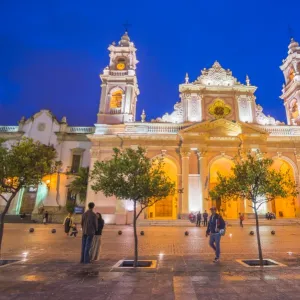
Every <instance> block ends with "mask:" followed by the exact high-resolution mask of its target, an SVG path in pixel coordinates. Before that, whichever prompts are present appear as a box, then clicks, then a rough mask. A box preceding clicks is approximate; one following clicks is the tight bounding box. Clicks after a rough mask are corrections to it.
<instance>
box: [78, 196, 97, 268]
mask: <svg viewBox="0 0 300 300" xmlns="http://www.w3.org/2000/svg"><path fill="white" fill-rule="evenodd" d="M94 207H95V204H94V203H93V202H90V203H89V204H88V208H89V209H88V211H86V212H85V213H84V214H83V215H82V219H81V227H82V247H81V259H80V262H81V263H83V264H89V263H90V249H91V245H92V241H93V238H94V235H95V233H96V231H97V230H98V219H97V216H96V214H95V213H94V212H93V209H94Z"/></svg>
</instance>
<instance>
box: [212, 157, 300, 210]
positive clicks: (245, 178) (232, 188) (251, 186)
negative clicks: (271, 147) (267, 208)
mask: <svg viewBox="0 0 300 300" xmlns="http://www.w3.org/2000/svg"><path fill="white" fill-rule="evenodd" d="M234 163H235V165H234V167H233V168H232V172H233V174H231V175H228V176H222V175H221V174H218V183H217V185H216V186H215V187H214V188H213V189H212V190H211V191H210V192H209V195H210V197H211V198H212V199H213V200H216V199H218V198H221V200H222V201H227V200H230V199H232V200H237V199H248V200H251V202H252V206H251V207H252V208H253V209H255V210H257V209H259V207H260V206H261V205H262V204H263V203H265V202H268V201H272V200H274V199H275V198H276V197H288V196H293V197H296V196H297V194H298V190H297V186H296V184H295V182H294V181H293V180H292V179H291V177H290V174H289V173H288V172H286V173H283V172H281V171H276V170H274V169H272V168H271V165H272V163H273V160H272V159H270V158H263V157H262V155H261V154H260V153H258V152H257V153H254V154H250V153H249V154H247V155H246V156H245V157H241V156H238V157H236V158H235V160H234Z"/></svg>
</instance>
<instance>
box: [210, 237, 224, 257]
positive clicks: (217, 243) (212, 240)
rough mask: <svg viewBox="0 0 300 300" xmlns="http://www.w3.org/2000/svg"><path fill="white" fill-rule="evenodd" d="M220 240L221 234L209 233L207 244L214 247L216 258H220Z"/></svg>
mask: <svg viewBox="0 0 300 300" xmlns="http://www.w3.org/2000/svg"><path fill="white" fill-rule="evenodd" d="M220 241H221V235H220V234H219V233H211V234H210V236H209V246H210V247H212V248H213V249H214V251H215V253H216V258H220Z"/></svg>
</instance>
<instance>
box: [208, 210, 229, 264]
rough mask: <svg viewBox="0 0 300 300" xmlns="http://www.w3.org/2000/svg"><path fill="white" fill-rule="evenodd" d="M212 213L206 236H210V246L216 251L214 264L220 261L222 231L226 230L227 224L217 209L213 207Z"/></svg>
mask: <svg viewBox="0 0 300 300" xmlns="http://www.w3.org/2000/svg"><path fill="white" fill-rule="evenodd" d="M210 211H211V216H210V218H209V221H208V225H207V230H206V236H209V245H210V247H211V248H213V249H214V251H215V254H216V257H215V259H214V262H218V261H219V259H220V241H221V234H220V230H221V229H225V222H224V220H223V218H222V217H221V216H220V215H219V214H217V209H216V208H215V207H212V208H211V209H210Z"/></svg>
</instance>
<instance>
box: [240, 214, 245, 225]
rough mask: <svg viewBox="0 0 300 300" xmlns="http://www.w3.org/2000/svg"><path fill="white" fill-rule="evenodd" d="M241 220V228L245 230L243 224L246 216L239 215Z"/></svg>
mask: <svg viewBox="0 0 300 300" xmlns="http://www.w3.org/2000/svg"><path fill="white" fill-rule="evenodd" d="M239 219H240V227H242V228H243V227H244V224H243V222H244V219H245V217H244V214H241V213H239Z"/></svg>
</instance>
